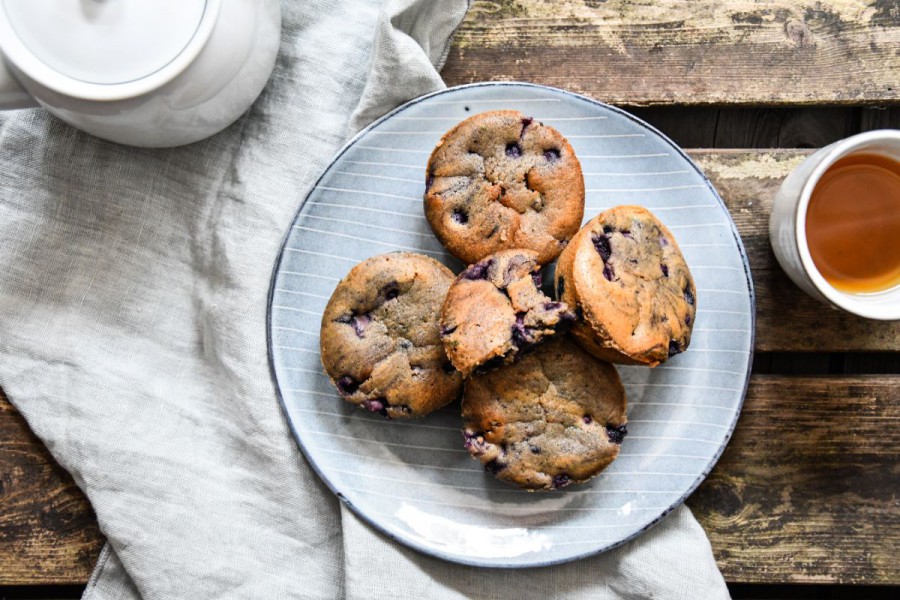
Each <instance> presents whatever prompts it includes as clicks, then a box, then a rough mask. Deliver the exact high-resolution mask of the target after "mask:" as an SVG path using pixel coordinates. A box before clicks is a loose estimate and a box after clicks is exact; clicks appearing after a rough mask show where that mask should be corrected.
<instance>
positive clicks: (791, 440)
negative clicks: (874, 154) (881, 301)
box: [0, 0, 900, 598]
mask: <svg viewBox="0 0 900 600" xmlns="http://www.w3.org/2000/svg"><path fill="white" fill-rule="evenodd" d="M443 76H444V79H445V80H446V82H447V84H448V85H457V84H462V83H469V82H473V81H485V80H523V81H532V82H536V83H542V84H547V85H552V86H557V87H561V88H564V89H568V90H572V91H576V92H580V93H583V94H586V95H588V96H591V97H594V98H597V99H599V100H602V101H605V102H609V103H612V104H617V105H620V106H624V107H626V108H629V109H630V110H632V111H633V112H635V113H636V114H637V115H638V116H640V117H642V118H644V119H646V120H648V121H650V122H651V123H653V124H654V125H656V126H657V127H658V128H660V129H661V130H662V131H663V132H665V133H667V134H668V135H669V136H670V137H672V138H673V139H674V140H675V141H676V142H678V143H680V144H681V145H682V146H684V147H687V148H699V149H695V150H690V151H689V152H690V154H691V155H692V156H693V158H694V159H695V160H696V161H697V162H698V163H699V165H700V166H701V167H702V168H703V170H704V171H705V172H706V174H707V175H708V176H709V177H710V179H711V180H712V181H713V183H714V184H715V186H716V188H717V189H718V190H719V191H720V193H721V195H722V196H723V197H724V199H725V201H726V203H727V204H728V207H729V209H730V211H731V214H732V217H733V218H734V220H735V222H736V223H737V226H738V229H739V231H740V233H741V235H742V237H743V240H744V244H745V245H746V248H747V251H748V254H749V257H750V263H751V267H752V272H753V279H754V283H755V286H756V293H757V337H756V352H757V354H756V360H755V361H754V369H753V377H752V380H751V384H750V389H749V392H748V396H747V400H746V403H745V405H744V410H743V413H742V415H741V418H740V421H739V423H738V426H737V430H736V432H735V435H734V438H733V440H732V441H731V443H730V445H729V447H728V449H727V450H726V452H725V454H724V456H723V457H722V459H721V461H720V462H719V464H718V465H717V466H716V468H715V470H714V471H713V473H712V474H711V475H710V477H709V478H708V479H707V481H706V482H705V483H704V484H703V485H702V486H701V487H700V489H699V490H698V491H697V492H696V493H695V494H694V495H693V496H692V497H691V498H690V500H689V501H688V504H689V505H690V507H691V508H692V509H693V511H694V513H695V514H696V515H697V517H698V518H699V519H700V521H701V523H702V524H703V526H704V527H705V528H706V530H707V532H708V533H709V536H710V539H711V540H712V545H713V549H714V551H715V554H716V558H717V560H718V562H719V566H720V567H721V569H722V572H723V573H724V574H725V577H726V579H727V580H728V581H729V584H730V586H731V589H732V593H733V594H734V596H735V597H747V598H749V597H753V598H763V597H768V598H777V597H803V598H813V597H828V598H837V597H847V598H850V597H853V598H858V597H884V598H888V597H896V595H897V593H898V588H897V587H882V586H897V585H898V584H900V558H898V556H900V554H898V540H900V506H898V504H900V494H898V492H900V462H898V446H900V443H898V442H900V433H898V427H897V422H898V418H900V323H878V322H871V321H865V320H862V319H858V318H854V317H852V316H848V315H846V314H842V313H839V312H835V311H831V310H829V309H827V308H825V307H823V306H821V305H819V304H817V303H816V302H814V301H813V300H811V299H809V298H808V297H806V296H805V295H804V294H803V293H802V292H800V290H799V289H797V288H796V287H795V286H794V285H793V284H792V283H791V282H790V281H789V280H788V279H787V277H786V276H785V275H784V274H783V273H782V271H781V269H780V268H779V267H778V265H777V263H776V262H775V259H774V256H773V255H772V252H771V249H770V247H769V240H768V230H767V220H768V215H769V210H770V207H771V201H772V196H773V193H774V191H775V190H776V189H777V188H778V186H779V184H780V183H781V180H782V179H783V178H784V176H785V175H786V174H787V173H788V172H789V171H790V170H791V169H792V168H794V167H795V166H796V165H797V164H798V163H799V162H800V161H801V160H802V158H803V157H804V156H805V155H806V154H807V153H808V152H809V150H805V148H813V147H818V146H822V145H824V144H827V143H829V142H831V141H834V140H837V139H840V138H842V137H846V136H847V135H851V134H853V133H856V132H859V131H864V130H869V129H877V128H882V127H895V128H896V127H900V109H898V108H897V107H898V103H900V1H898V0H860V1H856V0H843V1H840V0H823V1H821V2H812V1H808V0H804V1H799V2H790V1H786V0H772V1H767V0H735V1H728V2H724V1H720V0H680V1H676V0H631V1H627V0H552V1H551V0H497V1H487V0H475V1H474V2H473V6H472V8H471V10H470V12H469V14H468V15H467V17H466V19H465V22H464V23H463V25H462V27H461V29H460V31H459V33H458V34H457V36H456V38H455V40H454V42H453V45H452V47H451V50H450V55H449V59H448V60H447V64H446V66H445V67H444V70H443ZM102 544H103V538H102V535H101V533H100V531H99V528H98V525H97V523H96V521H95V519H94V516H93V513H92V511H91V508H90V506H89V504H88V502H87V501H86V500H85V499H84V497H83V496H82V495H81V493H80V492H79V490H78V489H77V488H76V486H75V485H74V483H73V482H72V480H71V478H69V477H68V476H67V475H66V474H65V473H64V472H63V471H62V470H61V469H60V468H59V467H58V466H57V465H56V464H55V463H54V461H53V459H52V458H51V457H50V455H49V453H48V452H47V450H46V449H45V448H44V447H43V445H42V444H41V443H40V442H39V441H38V440H37V439H36V438H35V437H34V436H33V435H32V434H31V433H30V431H29V429H28V427H27V425H26V424H25V422H24V421H23V419H22V418H21V416H20V415H19V414H18V413H16V411H15V410H14V409H13V408H12V407H11V406H10V405H9V404H8V403H7V402H6V401H5V399H3V398H2V394H0V597H9V598H13V597H77V596H78V594H79V593H80V591H81V589H82V587H83V585H84V584H85V582H86V581H87V578H88V576H89V575H90V572H91V569H92V567H93V564H94V562H95V560H96V559H97V555H98V553H99V551H100V548H101V546H102ZM787 584H806V585H804V586H797V585H794V586H788V585H787ZM826 585H827V586H829V587H827V588H826V587H825V586H826ZM2 586H12V587H2ZM59 586H61V587H59ZM832 586H834V587H832ZM876 586H878V587H876Z"/></svg>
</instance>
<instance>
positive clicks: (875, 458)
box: [0, 375, 900, 585]
mask: <svg viewBox="0 0 900 600" xmlns="http://www.w3.org/2000/svg"><path fill="white" fill-rule="evenodd" d="M898 419H900V376H896V375H893V376H868V377H865V376H864V377H834V376H831V377H821V378H798V377H786V376H766V375H764V376H754V377H753V379H752V382H751V385H750V389H749V391H748V394H747V399H746V401H745V404H744V409H743V412H742V415H741V419H740V421H739V423H738V427H737V430H736V432H735V435H734V438H733V439H732V440H731V442H730V444H729V446H728V448H727V450H726V451H725V454H724V455H723V457H722V459H721V460H720V462H719V464H718V465H717V466H716V468H715V469H714V470H713V472H712V474H711V475H710V477H709V478H708V479H707V480H706V482H705V483H704V484H703V485H701V487H700V488H699V489H698V490H697V492H696V493H695V494H694V495H693V496H692V497H691V499H690V501H689V505H690V506H691V508H692V509H693V510H694V511H695V514H696V515H697V518H698V519H699V520H700V522H701V524H702V525H703V526H704V528H705V529H706V531H707V532H708V533H709V536H710V540H711V541H712V545H713V549H714V551H715V554H716V558H717V560H718V562H719V566H720V567H721V569H722V572H723V574H724V575H725V578H726V579H727V580H728V581H737V582H784V581H794V582H808V583H811V582H820V583H858V582H865V583H879V584H900V563H898V562H897V561H896V556H897V550H898V548H897V543H898V540H900V500H898V497H900V461H898V458H900V456H898V454H900V430H898V428H897V427H896V425H897V421H898ZM0 432H3V437H0V473H4V479H3V481H4V484H3V486H4V487H3V495H2V496H0V541H2V543H0V585H2V584H6V585H15V584H18V585H22V584H38V583H66V584H80V583H84V582H85V581H86V580H87V578H88V575H89V572H90V567H91V565H92V564H93V562H94V561H95V560H96V557H97V553H98V552H99V549H100V546H101V544H102V538H101V536H100V533H99V531H98V529H97V526H96V524H95V522H94V520H93V519H94V517H93V513H92V512H91V510H90V507H89V506H88V504H87V502H86V501H85V500H84V498H83V497H82V496H81V495H80V493H78V491H77V490H76V489H75V488H74V486H73V485H72V483H71V480H70V479H69V478H68V477H67V476H66V475H65V474H64V473H63V472H62V471H61V469H59V467H54V465H53V463H52V460H51V459H50V458H49V456H48V455H47V451H46V450H45V449H44V447H43V446H42V445H41V444H40V442H39V441H38V440H36V439H35V438H34V437H33V436H32V435H31V434H30V433H29V432H28V431H27V428H26V427H25V425H24V423H23V421H22V419H21V417H20V416H19V415H17V414H16V413H15V410H14V409H13V408H12V407H11V406H10V405H9V404H7V403H6V401H5V400H4V399H0ZM8 473H13V475H12V476H8V475H6V474H8Z"/></svg>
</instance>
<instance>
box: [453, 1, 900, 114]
mask: <svg viewBox="0 0 900 600" xmlns="http://www.w3.org/2000/svg"><path fill="white" fill-rule="evenodd" d="M898 46H900V3H898V2H897V0H821V1H820V0H801V1H788V0H731V1H730V2H721V1H719V0H691V1H690V2H685V1H684V0H558V1H554V2H546V1H544V0H474V2H473V3H472V8H471V9H470V10H469V13H468V14H467V15H466V18H465V20H464V21H463V23H462V26H461V27H460V29H459V31H458V32H457V34H456V37H455V38H454V41H453V44H452V46H451V49H450V54H449V56H448V60H447V63H446V65H445V67H444V70H443V73H442V75H443V77H444V79H445V81H446V82H447V83H448V85H459V84H463V83H471V82H476V81H501V80H507V81H509V80H519V81H533V82H535V83H541V84H545V85H551V86H556V87H561V88H565V89H568V90H571V91H576V92H580V93H583V94H586V95H588V96H591V97H594V98H596V99H598V100H603V101H605V102H610V103H612V104H620V105H632V106H634V105H654V104H693V105H697V104H718V105H721V104H743V105H746V104H758V105H780V104H793V105H807V104H853V105H863V104H884V103H888V102H897V101H898V100H900V52H898V51H897V48H898Z"/></svg>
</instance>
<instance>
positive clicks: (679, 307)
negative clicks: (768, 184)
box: [555, 206, 697, 366]
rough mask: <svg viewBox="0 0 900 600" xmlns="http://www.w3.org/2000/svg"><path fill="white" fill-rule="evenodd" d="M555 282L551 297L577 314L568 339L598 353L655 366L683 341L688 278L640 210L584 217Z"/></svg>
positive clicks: (693, 293) (688, 317)
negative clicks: (583, 222) (583, 224)
mask: <svg viewBox="0 0 900 600" xmlns="http://www.w3.org/2000/svg"><path fill="white" fill-rule="evenodd" d="M555 281H556V294H557V298H559V299H560V300H561V301H563V302H566V303H567V304H568V305H569V306H574V307H577V308H576V311H577V312H578V313H579V314H580V315H581V316H582V317H583V318H582V319H581V320H580V321H579V322H578V323H577V324H576V325H575V326H574V327H573V328H572V335H573V337H575V339H577V340H578V342H579V343H581V345H582V346H583V347H584V349H585V350H587V351H588V352H590V353H591V354H593V355H594V356H596V357H598V358H602V359H605V360H609V361H611V362H618V363H624V364H644V365H649V366H656V365H658V364H659V363H662V362H665V361H666V360H667V359H668V358H669V357H671V356H674V355H675V354H678V353H680V352H684V351H685V350H686V349H687V347H688V344H690V342H691V329H692V327H693V325H694V316H695V314H696V310H697V289H696V288H695V287H694V279H693V278H692V277H691V272H690V270H689V269H688V266H687V264H686V263H685V261H684V257H683V256H682V255H681V251H680V250H679V249H678V244H677V243H676V242H675V238H674V237H673V236H672V233H671V232H670V231H669V230H668V229H666V227H665V226H664V225H663V224H662V223H661V222H660V221H659V220H658V219H657V218H656V217H655V216H654V215H653V214H652V213H651V212H650V211H648V210H647V209H645V208H642V207H640V206H617V207H615V208H612V209H610V210H607V211H605V212H603V213H601V214H599V215H597V216H596V217H595V218H594V219H592V220H591V221H590V222H588V224H587V225H585V226H584V227H583V228H582V229H581V231H579V232H578V234H577V235H576V236H575V237H574V238H573V239H572V242H571V244H569V246H568V247H567V248H566V249H565V251H564V252H563V253H562V255H561V256H560V258H559V262H558V264H557V266H556V280H555Z"/></svg>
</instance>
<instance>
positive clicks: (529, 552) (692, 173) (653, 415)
mask: <svg viewBox="0 0 900 600" xmlns="http://www.w3.org/2000/svg"><path fill="white" fill-rule="evenodd" d="M499 108H512V109H518V110H521V111H522V112H524V113H525V114H529V115H533V116H534V117H535V118H536V119H537V120H539V121H542V122H544V123H546V124H549V125H552V126H553V127H555V128H557V129H558V130H560V131H561V132H562V133H563V135H565V136H566V137H567V138H568V139H569V141H570V142H571V144H572V146H573V147H574V148H575V151H576V153H577V154H578V157H579V158H580V160H581V164H582V169H583V171H584V177H585V183H586V188H587V208H586V211H585V220H587V219H589V218H590V217H593V216H594V215H596V214H597V213H598V212H599V211H601V210H604V209H605V208H608V207H611V206H614V205H617V204H632V203H634V204H641V205H643V206H646V207H647V208H649V209H651V210H652V211H653V212H654V213H655V214H656V215H657V216H659V217H660V218H661V219H662V221H663V222H664V223H665V224H666V225H667V226H668V227H669V228H670V229H671V230H672V232H673V234H674V235H675V236H676V237H677V239H678V242H679V245H680V246H681V248H682V251H683V252H684V254H685V257H686V259H687V262H688V264H689V266H690V268H691V271H692V273H693V274H694V278H695V280H696V284H697V306H698V312H697V316H696V322H695V327H694V335H693V339H692V342H691V346H690V349H689V350H688V351H687V352H686V353H685V354H682V355H679V356H676V357H674V358H673V359H672V360H670V361H669V362H667V363H666V364H665V365H663V366H661V367H658V368H655V369H648V368H640V367H620V368H619V372H620V374H621V376H622V380H623V381H624V383H625V387H626V390H627V394H628V430H629V435H628V437H627V438H626V439H625V441H624V443H623V445H622V450H621V453H620V454H619V458H618V459H617V460H616V461H615V462H614V463H613V464H612V466H610V467H609V468H608V469H607V470H606V471H604V472H603V473H602V474H601V475H600V476H598V477H597V478H595V479H594V480H592V481H591V482H590V483H587V484H583V485H578V486H572V487H571V488H568V489H566V490H563V491H560V492H554V493H542V494H536V493H528V492H524V491H520V490H516V489H513V488H510V487H507V486H505V485H503V484H500V483H498V482H496V481H495V480H494V479H493V477H492V476H490V475H486V474H485V473H484V472H483V471H482V469H481V468H480V465H479V463H478V462H477V461H475V460H473V459H471V458H470V457H469V455H468V453H467V452H466V451H465V450H464V449H463V446H462V436H461V432H460V429H461V423H462V421H461V418H460V415H459V406H458V405H453V406H451V407H448V408H446V409H444V410H441V411H439V412H438V413H436V414H433V415H430V416H428V417H426V418H424V419H420V420H415V421H386V420H384V419H383V418H381V417H380V416H378V415H372V414H368V413H365V412H364V411H362V410H360V409H358V408H355V407H352V406H349V405H348V404H346V403H345V402H343V401H342V400H341V399H340V398H339V397H338V395H337V393H336V392H335V390H334V388H333V386H332V385H331V383H330V382H329V380H328V378H327V377H326V376H325V374H324V373H323V371H322V367H321V363H320V360H319V340H318V331H319V323H320V319H321V315H322V311H323V309H324V307H325V304H326V302H327V301H328V298H329V297H330V295H331V292H332V290H333V289H334V287H335V285H336V284H337V283H338V281H339V280H340V279H341V278H342V277H343V276H344V275H345V274H346V273H347V271H348V270H349V269H350V268H351V267H352V266H353V265H355V264H356V263H358V262H359V261H361V260H363V259H365V258H367V257H370V256H373V255H375V254H380V253H383V252H389V251H392V250H409V251H413V252H420V253H423V254H426V255H428V256H432V257H434V258H436V259H438V260H440V261H442V262H444V263H445V264H447V265H448V266H449V267H450V268H451V269H453V270H454V271H456V272H458V271H459V269H460V268H461V266H462V265H460V264H459V263H458V261H456V260H454V259H453V258H451V257H449V256H448V255H447V254H446V253H445V252H444V251H443V249H442V248H441V245H440V244H439V243H438V241H437V239H435V237H434V236H433V235H432V233H431V231H430V229H429V228H428V224H427V222H426V220H425V217H424V216H423V210H422V194H423V191H424V187H425V184H424V181H425V162H426V160H427V158H428V155H429V153H430V152H431V149H432V148H433V147H434V145H435V144H436V143H437V141H438V139H439V138H440V136H441V134H442V133H443V132H444V131H446V130H447V129H449V128H450V127H451V126H453V125H454V124H455V123H457V122H458V121H460V120H462V119H464V118H466V117H468V116H470V115H473V114H475V113H478V112H481V111H485V110H491V109H499ZM748 274H749V269H748V267H747V261H746V258H745V255H744V251H743V247H742V245H741V242H740V238H739V237H738V236H737V233H736V230H735V228H734V224H733V223H732V221H731V218H730V216H729V214H728V212H727V210H726V209H725V207H724V205H723V204H722V201H721V200H720V199H719V197H718V195H717V194H716V192H715V190H714V189H713V188H712V186H711V185H710V184H709V182H708V181H707V180H706V178H705V177H704V176H703V174H702V173H701V172H700V171H699V170H698V169H697V167H696V166H695V165H694V164H693V163H692V162H691V161H690V160H689V159H688V158H687V157H686V156H685V155H684V153H683V152H681V150H679V149H678V148H677V147H676V146H675V145H674V144H673V143H672V142H670V141H669V140H668V139H666V138H665V137H664V136H662V135H661V134H660V133H658V132H657V131H656V130H654V129H653V128H651V127H650V126H648V125H646V124H644V123H643V122H641V121H639V120H637V119H635V118H634V117H632V116H630V115H628V114H627V113H625V112H623V111H621V110H618V109H615V108H612V107H609V106H605V105H603V104H600V103H597V102H595V101H592V100H589V99H587V98H583V97H581V96H577V95H574V94H571V93H568V92H564V91H561V90H555V89H552V88H546V87H540V86H534V85H528V84H518V83H514V84H501V83H493V84H475V85H470V86H463V87H459V88H453V89H450V90H446V91H442V92H438V93H435V94H432V95H429V96H425V97H423V98H420V99H417V100H414V101H412V102H410V103H408V104H406V105H404V106H402V107H400V108H399V109H397V110H395V111H394V112H392V113H391V114H390V115H388V116H386V117H384V118H382V119H381V120H379V121H377V122H376V123H374V124H373V125H371V126H370V127H369V128H368V129H366V130H365V131H363V132H362V133H360V134H359V135H358V136H356V138H354V139H353V140H352V141H351V142H350V143H349V144H347V146H345V147H344V149H343V150H342V151H341V152H340V153H339V154H338V156H337V157H336V158H335V159H334V161H333V162H332V163H331V165H330V167H329V168H328V170H327V171H326V172H325V173H324V174H323V175H322V177H321V179H320V180H319V181H318V182H317V184H316V186H315V187H314V189H312V191H311V192H310V193H309V195H308V196H307V198H306V199H305V201H304V202H303V204H302V206H301V207H300V210H299V212H298V214H297V217H296V219H295V221H294V223H293V224H292V226H291V231H290V233H289V234H288V236H287V239H286V242H285V246H284V249H283V251H282V254H281V257H280V258H279V260H278V263H277V265H276V267H275V273H274V275H273V282H272V290H271V294H270V308H269V340H270V358H271V363H272V370H273V373H274V377H275V380H276V383H277V388H278V390H279V392H280V395H281V400H282V403H283V406H284V410H285V411H286V413H287V416H288V419H289V421H290V423H291V426H292V428H293V430H294V433H295V435H296V437H297V440H298V441H299V443H300V446H301V447H302V449H303V452H304V453H305V454H306V456H307V458H308V459H309V461H310V463H311V464H312V465H313V466H314V468H315V469H316V471H317V472H318V473H319V475H320V476H321V477H322V479H323V480H324V481H325V482H326V483H327V484H328V486H329V487H330V488H331V489H332V490H333V491H334V492H335V493H336V494H337V495H338V496H339V497H340V498H341V499H342V500H343V501H344V502H346V503H347V505H348V506H349V507H350V508H351V509H352V510H354V511H355V512H356V513H357V514H358V515H359V516H360V517H362V518H363V519H365V520H366V521H368V522H369V523H371V524H372V525H374V526H375V527H377V528H378V529H380V530H382V531H383V532H385V533H386V534H388V535H389V536H391V537H393V538H395V539H396V540H398V541H400V542H403V543H404V544H407V545H409V546H411V547H413V548H416V549H418V550H420V551H422V552H425V553H428V554H432V555H435V556H438V557H441V558H444V559H447V560H451V561H455V562H460V563H465V564H472V565H483V566H492V567H528V566H537V565H547V564H553V563H559V562H564V561H568V560H572V559H575V558H579V557H582V556H586V555H590V554H595V553H598V552H602V551H604V550H607V549H609V548H611V547H613V546H615V545H618V544H620V543H622V542H624V541H627V540H629V539H631V538H633V537H635V536H636V535H638V534H640V533H641V532H642V531H645V530H646V529H648V528H649V527H651V526H652V525H653V524H654V523H656V522H657V521H659V520H660V519H661V518H662V517H663V516H665V515H666V514H667V513H668V512H669V511H671V510H672V509H673V508H674V507H676V506H678V505H679V504H681V503H682V502H683V501H684V499H685V498H686V497H687V496H688V495H689V494H690V493H691V492H692V491H693V490H694V489H695V488H696V487H697V485H699V483H700V482H701V481H702V480H703V478H704V477H705V476H706V475H707V474H708V473H709V471H710V469H711V468H712V466H713V464H715V462H716V460H717V459H718V457H719V455H720V454H721V452H722V450H723V449H724V447H725V444H726V443H727V441H728V439H729V437H730V436H731V432H732V430H733V428H734V425H735V422H736V420H737V418H738V414H739V412H740V408H741V403H742V401H743V397H744V393H745V389H746V384H747V379H748V375H749V369H750V361H751V358H752V348H753V319H754V317H753V315H754V306H753V290H752V284H751V282H750V279H749V276H748Z"/></svg>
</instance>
